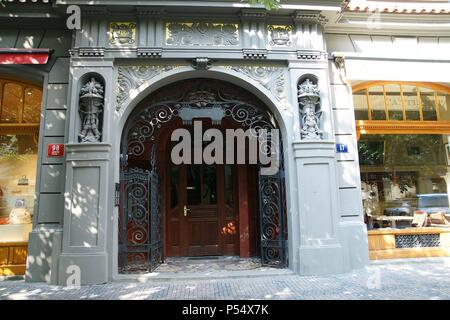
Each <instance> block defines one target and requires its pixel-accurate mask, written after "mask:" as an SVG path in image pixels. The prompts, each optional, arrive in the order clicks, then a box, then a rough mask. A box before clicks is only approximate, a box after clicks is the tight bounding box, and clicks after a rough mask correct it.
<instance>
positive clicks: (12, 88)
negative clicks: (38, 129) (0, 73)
mask: <svg viewBox="0 0 450 320" xmlns="http://www.w3.org/2000/svg"><path fill="white" fill-rule="evenodd" d="M41 104H42V89H41V88H39V87H37V86H34V85H31V84H27V83H24V82H18V81H12V80H7V79H1V78H0V125H3V124H10V125H12V124H17V125H20V124H28V125H37V126H38V125H39V122H40V114H41Z"/></svg>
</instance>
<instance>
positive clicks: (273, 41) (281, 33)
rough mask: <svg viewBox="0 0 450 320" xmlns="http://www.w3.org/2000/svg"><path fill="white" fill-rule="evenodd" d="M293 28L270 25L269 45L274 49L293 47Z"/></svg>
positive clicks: (268, 31) (268, 33) (268, 29)
mask: <svg viewBox="0 0 450 320" xmlns="http://www.w3.org/2000/svg"><path fill="white" fill-rule="evenodd" d="M292 30H293V28H292V26H290V25H273V24H271V25H268V26H267V35H268V41H269V45H271V46H272V47H290V46H291V45H292Z"/></svg>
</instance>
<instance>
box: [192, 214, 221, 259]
mask: <svg viewBox="0 0 450 320" xmlns="http://www.w3.org/2000/svg"><path fill="white" fill-rule="evenodd" d="M218 227H219V225H218V223H217V221H190V222H188V232H189V235H190V236H189V240H188V241H189V242H188V249H187V251H188V252H187V255H188V256H211V255H218V254H220V248H219V235H218V233H217V229H218Z"/></svg>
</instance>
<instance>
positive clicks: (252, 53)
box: [242, 49, 267, 59]
mask: <svg viewBox="0 0 450 320" xmlns="http://www.w3.org/2000/svg"><path fill="white" fill-rule="evenodd" d="M242 53H243V56H244V59H267V50H265V49H243V50H242Z"/></svg>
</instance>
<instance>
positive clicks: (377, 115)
mask: <svg viewBox="0 0 450 320" xmlns="http://www.w3.org/2000/svg"><path fill="white" fill-rule="evenodd" d="M368 94H369V104H370V111H371V119H372V120H386V109H385V103H384V93H383V86H375V87H371V88H369V90H368Z"/></svg>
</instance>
